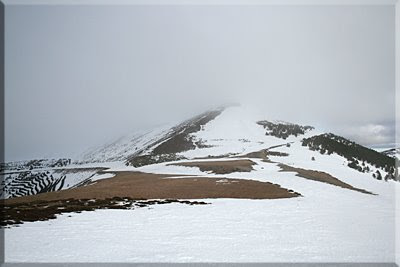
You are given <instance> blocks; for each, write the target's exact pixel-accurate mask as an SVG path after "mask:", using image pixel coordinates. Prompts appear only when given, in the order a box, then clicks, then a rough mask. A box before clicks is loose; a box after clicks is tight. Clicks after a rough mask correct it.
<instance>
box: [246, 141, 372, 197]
mask: <svg viewBox="0 0 400 267" xmlns="http://www.w3.org/2000/svg"><path fill="white" fill-rule="evenodd" d="M280 146H283V145H280ZM280 146H274V147H270V148H267V149H262V150H260V151H255V152H251V153H248V154H246V155H243V156H242V157H246V158H259V159H262V160H263V161H264V162H267V163H278V166H279V167H280V168H281V170H280V171H281V172H295V173H297V174H296V176H298V177H302V178H305V179H308V180H312V181H316V182H321V183H327V184H331V185H335V186H339V187H342V188H345V189H350V190H353V191H357V192H360V193H364V194H370V195H375V194H374V193H372V192H369V191H367V190H364V189H361V188H356V187H353V186H352V185H350V184H347V183H345V182H342V181H341V180H339V179H338V178H336V177H333V176H332V175H330V174H329V173H326V172H322V171H315V170H306V169H301V168H295V167H291V166H288V165H286V164H283V163H279V162H275V161H271V160H270V159H269V158H268V155H277V154H271V151H268V150H269V149H271V148H276V147H280ZM275 153H279V154H280V155H279V156H288V154H286V153H280V152H275Z"/></svg>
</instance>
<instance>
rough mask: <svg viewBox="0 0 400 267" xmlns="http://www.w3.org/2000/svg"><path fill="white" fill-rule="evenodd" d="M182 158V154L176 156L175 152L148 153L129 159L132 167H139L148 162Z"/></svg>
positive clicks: (148, 163)
mask: <svg viewBox="0 0 400 267" xmlns="http://www.w3.org/2000/svg"><path fill="white" fill-rule="evenodd" d="M183 159H186V158H185V157H182V156H177V155H176V154H161V155H157V154H150V155H142V156H136V157H134V158H132V159H131V160H130V164H131V165H132V166H134V167H141V166H146V165H150V164H156V163H162V162H169V161H176V160H183Z"/></svg>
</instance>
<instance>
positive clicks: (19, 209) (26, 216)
mask: <svg viewBox="0 0 400 267" xmlns="http://www.w3.org/2000/svg"><path fill="white" fill-rule="evenodd" d="M170 203H181V204H187V205H206V204H208V203H206V202H203V201H189V200H178V199H159V200H156V199H155V200H145V199H132V198H129V197H113V198H106V199H72V198H71V199H62V200H54V201H34V202H28V203H15V204H9V205H4V206H3V207H2V211H1V214H2V217H1V218H2V220H1V222H0V225H1V226H3V227H4V226H10V225H15V224H22V223H23V222H35V221H46V220H50V219H55V218H56V215H58V214H64V213H70V212H77V213H80V212H82V211H94V210H97V209H131V210H133V209H136V208H143V207H149V206H151V205H156V204H170Z"/></svg>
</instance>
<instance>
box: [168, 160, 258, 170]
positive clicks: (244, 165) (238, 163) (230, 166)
mask: <svg viewBox="0 0 400 267" xmlns="http://www.w3.org/2000/svg"><path fill="white" fill-rule="evenodd" d="M168 165H175V166H185V167H197V168H199V169H200V171H203V172H204V171H211V172H212V173H215V174H227V173H232V172H250V171H252V170H253V165H256V163H255V162H253V161H251V160H248V159H245V160H224V161H192V162H182V163H173V164H168Z"/></svg>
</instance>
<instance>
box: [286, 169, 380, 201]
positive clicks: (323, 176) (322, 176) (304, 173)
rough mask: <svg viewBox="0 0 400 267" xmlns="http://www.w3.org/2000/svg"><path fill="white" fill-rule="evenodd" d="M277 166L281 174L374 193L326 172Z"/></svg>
mask: <svg viewBox="0 0 400 267" xmlns="http://www.w3.org/2000/svg"><path fill="white" fill-rule="evenodd" d="M278 166H279V167H280V168H281V170H280V171H281V172H296V173H297V174H296V176H298V177H302V178H305V179H308V180H312V181H317V182H322V183H327V184H331V185H335V186H339V187H342V188H346V189H350V190H353V191H357V192H361V193H364V194H370V195H375V194H374V193H371V192H369V191H367V190H364V189H361V188H357V187H353V186H352V185H350V184H347V183H345V182H342V181H341V180H339V179H337V178H335V177H333V176H332V175H330V174H329V173H326V172H321V171H314V170H306V169H301V168H295V167H291V166H288V165H285V164H282V163H279V164H278Z"/></svg>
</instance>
